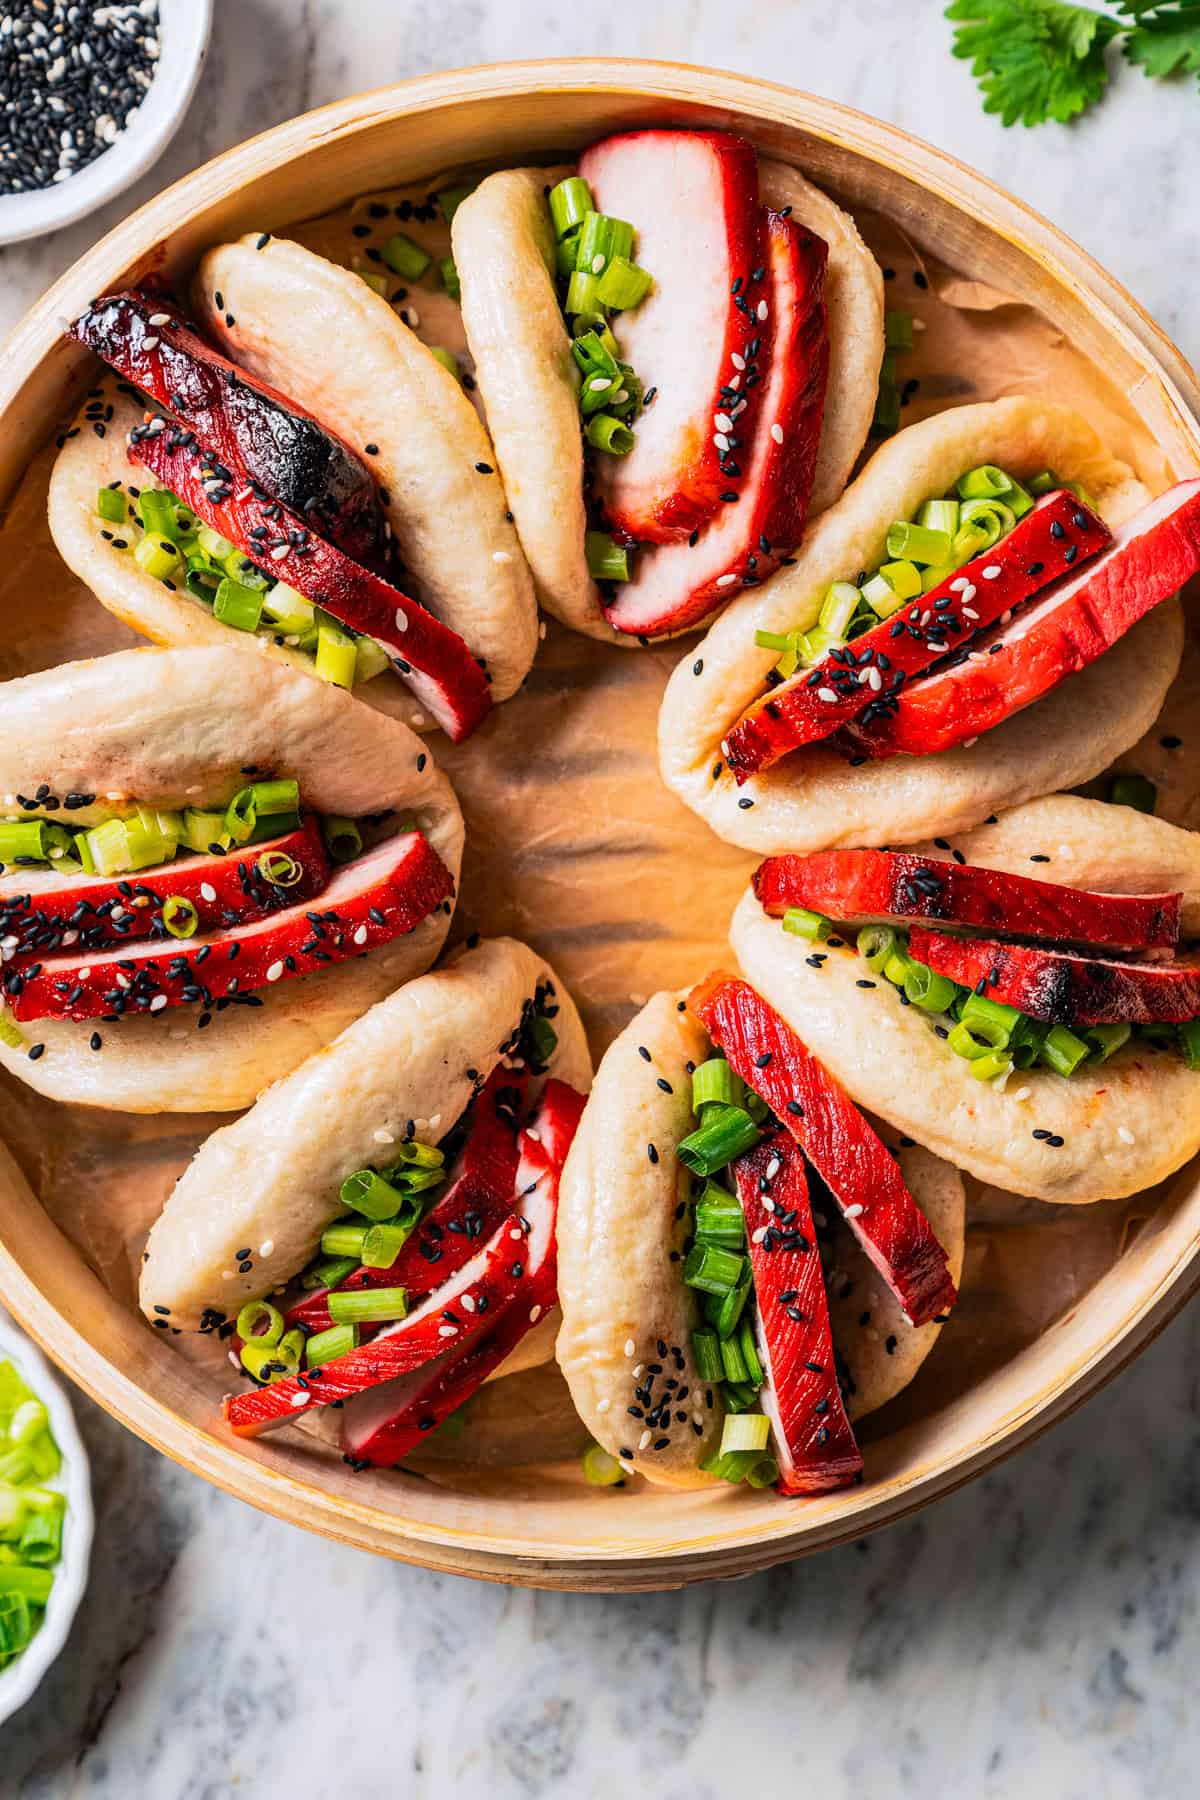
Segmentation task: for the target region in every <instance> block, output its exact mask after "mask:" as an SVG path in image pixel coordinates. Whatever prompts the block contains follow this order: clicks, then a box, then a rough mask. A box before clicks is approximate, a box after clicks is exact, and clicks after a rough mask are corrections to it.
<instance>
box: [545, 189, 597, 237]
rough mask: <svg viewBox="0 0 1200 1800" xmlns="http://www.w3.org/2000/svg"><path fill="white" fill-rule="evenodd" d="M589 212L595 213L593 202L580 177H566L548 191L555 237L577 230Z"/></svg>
mask: <svg viewBox="0 0 1200 1800" xmlns="http://www.w3.org/2000/svg"><path fill="white" fill-rule="evenodd" d="M590 212H595V202H594V201H593V199H592V190H591V188H590V187H589V186H588V184H587V182H586V181H585V180H584V179H583V176H582V175H568V176H567V177H566V179H565V180H563V181H560V182H558V183H557V185H556V186H555V187H552V188H551V189H550V217H551V220H552V221H553V224H554V235H555V237H560V238H562V237H566V235H567V233H568V232H570V231H575V230H577V229H578V228H579V226H580V225H582V224H583V221H584V220H585V219H586V217H587V215H588V214H589V213H590Z"/></svg>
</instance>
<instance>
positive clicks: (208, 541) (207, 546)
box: [196, 525, 237, 566]
mask: <svg viewBox="0 0 1200 1800" xmlns="http://www.w3.org/2000/svg"><path fill="white" fill-rule="evenodd" d="M196 542H197V543H198V544H199V546H200V548H201V549H202V550H206V551H207V552H208V554H209V556H210V557H211V558H212V560H213V562H215V563H221V564H222V566H223V565H224V562H225V558H226V557H227V556H236V555H237V545H236V544H231V543H230V541H229V539H228V538H227V537H222V536H221V534H220V532H219V531H214V530H213V528H212V526H211V525H201V526H200V528H199V530H198V531H197V532H196Z"/></svg>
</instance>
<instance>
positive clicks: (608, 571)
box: [584, 531, 629, 581]
mask: <svg viewBox="0 0 1200 1800" xmlns="http://www.w3.org/2000/svg"><path fill="white" fill-rule="evenodd" d="M584 551H585V553H586V555H587V566H588V572H589V574H590V575H591V577H592V579H593V581H628V580H629V550H628V548H627V546H626V545H625V544H618V543H617V541H616V539H615V538H613V537H610V536H609V534H608V532H607V531H589V532H586V533H585V534H584Z"/></svg>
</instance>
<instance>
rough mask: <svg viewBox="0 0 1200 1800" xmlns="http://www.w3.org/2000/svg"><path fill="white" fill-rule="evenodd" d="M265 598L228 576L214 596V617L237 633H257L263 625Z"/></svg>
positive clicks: (223, 579)
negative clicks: (230, 626)
mask: <svg viewBox="0 0 1200 1800" xmlns="http://www.w3.org/2000/svg"><path fill="white" fill-rule="evenodd" d="M262 613H263V597H262V594H261V593H259V592H258V591H257V590H256V589H254V588H249V587H245V586H243V584H242V583H241V582H240V581H234V580H233V579H232V578H231V577H230V576H228V575H226V576H224V577H223V578H222V580H221V581H220V583H219V584H218V587H217V591H216V593H215V594H214V595H213V617H214V618H216V619H219V620H220V621H221V624H222V625H232V627H233V629H234V630H235V631H257V630H258V628H259V625H260V624H261V623H262Z"/></svg>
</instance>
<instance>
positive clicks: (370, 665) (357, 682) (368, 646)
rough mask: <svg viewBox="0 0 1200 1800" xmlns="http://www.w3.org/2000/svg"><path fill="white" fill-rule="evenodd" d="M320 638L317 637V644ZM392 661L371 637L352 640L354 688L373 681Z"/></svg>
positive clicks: (381, 646) (389, 666)
mask: <svg viewBox="0 0 1200 1800" xmlns="http://www.w3.org/2000/svg"><path fill="white" fill-rule="evenodd" d="M319 642H320V638H319V636H318V643H319ZM391 666H392V659H391V657H390V656H389V655H388V653H387V651H386V650H385V649H384V647H383V645H382V644H379V643H377V642H376V641H375V639H374V638H373V637H356V638H355V639H354V686H355V687H361V686H362V685H363V682H364V681H374V679H375V677H376V676H377V675H382V674H383V671H384V670H385V669H390V668H391Z"/></svg>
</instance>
